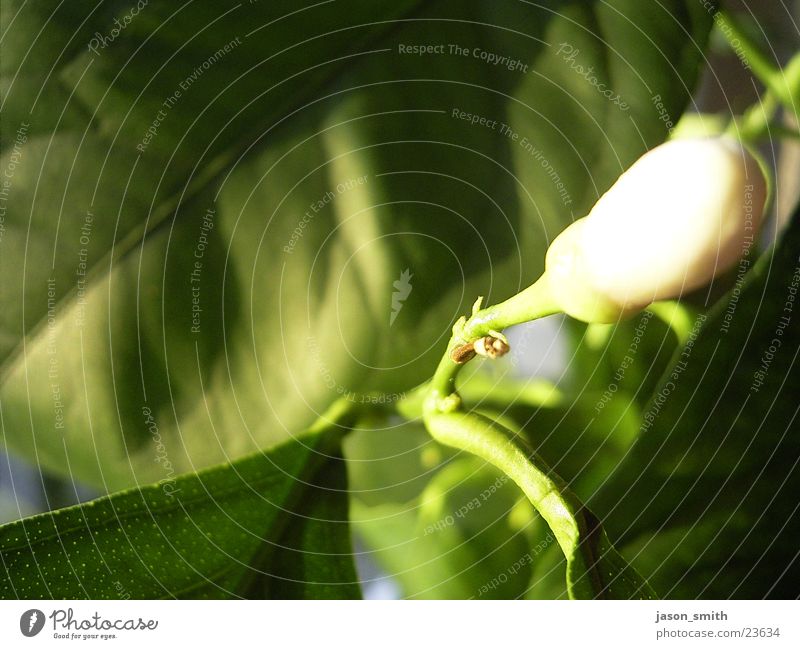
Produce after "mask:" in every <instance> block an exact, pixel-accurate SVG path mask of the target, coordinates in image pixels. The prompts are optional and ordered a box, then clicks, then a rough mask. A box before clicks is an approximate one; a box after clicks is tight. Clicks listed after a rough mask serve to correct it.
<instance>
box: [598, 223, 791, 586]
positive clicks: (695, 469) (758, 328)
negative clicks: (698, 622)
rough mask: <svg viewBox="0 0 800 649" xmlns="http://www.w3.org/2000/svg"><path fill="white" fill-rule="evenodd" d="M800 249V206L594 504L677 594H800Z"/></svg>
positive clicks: (685, 354) (656, 402)
mask: <svg viewBox="0 0 800 649" xmlns="http://www.w3.org/2000/svg"><path fill="white" fill-rule="evenodd" d="M799 253H800V217H798V216H795V218H794V221H793V223H792V225H791V227H790V228H789V230H788V231H787V232H786V233H785V235H784V236H783V239H782V240H781V242H780V244H779V245H778V246H777V247H776V248H775V249H774V250H772V251H770V252H769V253H766V254H764V255H763V256H762V258H761V259H760V260H759V261H758V264H757V265H756V266H755V267H754V268H753V270H752V271H751V272H750V273H749V274H748V275H747V276H746V278H745V280H744V283H743V284H742V285H740V286H736V288H735V289H734V291H733V292H731V293H730V294H729V295H728V297H727V298H726V299H724V300H722V301H721V302H720V303H719V304H718V305H717V306H716V308H715V309H714V310H713V311H712V312H711V313H710V314H709V315H708V317H707V319H706V320H705V322H703V323H700V322H698V325H701V327H699V331H697V332H695V333H696V336H695V338H694V339H693V340H692V339H690V341H691V342H692V344H690V345H687V347H685V348H683V349H681V350H679V351H678V352H677V354H678V355H677V356H676V359H675V363H674V364H673V367H672V368H671V369H670V370H669V371H668V372H667V374H666V375H665V376H664V378H663V380H662V383H661V385H660V387H659V390H658V391H657V392H656V394H655V395H654V397H653V400H652V401H651V402H650V404H649V407H648V409H647V410H646V412H645V415H644V423H643V424H642V429H641V436H640V438H639V440H638V441H637V443H636V444H635V445H634V447H633V449H632V451H631V453H630V454H629V455H628V456H627V457H626V458H625V460H624V461H623V462H622V463H621V464H620V466H619V467H618V469H617V471H616V472H615V474H614V475H613V476H612V478H611V479H610V480H609V481H608V483H607V484H606V485H605V488H604V489H603V490H602V491H601V492H600V493H599V494H598V496H597V498H596V499H595V500H594V501H593V503H592V506H593V507H594V508H595V509H596V510H597V511H598V512H600V513H602V514H604V520H606V521H607V522H608V525H609V526H610V527H611V529H612V530H613V535H614V537H615V538H618V539H621V541H622V542H629V543H631V544H632V545H631V546H630V550H631V553H630V556H631V557H632V558H633V560H634V563H635V565H637V566H639V567H640V568H641V570H642V571H643V572H644V574H646V575H648V576H649V577H650V578H651V579H652V581H653V583H654V585H655V587H656V588H657V589H658V590H659V593H661V594H662V595H663V596H666V597H681V598H694V597H709V598H723V597H741V598H762V597H781V598H796V597H797V596H798V595H799V594H800V590H798V584H800V562H798V555H797V538H798V535H800V517H798V515H797V514H798V507H797V493H798V492H800V463H799V462H798V457H800V436H798V435H797V431H798V421H797V414H798V404H797V394H798V393H800V371H799V370H798V353H800V327H798V326H797V322H796V320H797V319H798V318H799V317H800V315H799V314H798V311H799V310H800V307H799V306H798V297H797V294H798V291H799V289H800V258H799V257H798V254H799ZM748 262H749V258H745V262H744V263H745V264H748ZM742 268H743V269H745V266H742Z"/></svg>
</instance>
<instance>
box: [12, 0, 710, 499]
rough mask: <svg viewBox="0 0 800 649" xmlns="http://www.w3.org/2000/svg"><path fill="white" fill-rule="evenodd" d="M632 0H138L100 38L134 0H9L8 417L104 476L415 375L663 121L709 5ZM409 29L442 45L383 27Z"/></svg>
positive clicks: (520, 277)
mask: <svg viewBox="0 0 800 649" xmlns="http://www.w3.org/2000/svg"><path fill="white" fill-rule="evenodd" d="M640 4H641V3H634V2H633V1H632V0H617V1H616V2H599V0H598V1H591V2H590V1H588V0H585V1H584V2H580V3H574V2H559V3H553V5H552V7H550V6H548V7H541V6H537V5H532V4H523V3H517V2H510V1H509V2H504V3H491V4H487V3H485V2H478V1H471V2H464V3H458V4H457V5H455V4H452V3H443V2H429V3H415V2H410V1H406V2H402V3H392V4H391V5H385V4H384V3H361V4H359V5H358V7H357V8H354V9H351V10H349V11H341V9H340V7H339V6H338V5H337V4H336V3H314V4H311V3H307V4H304V5H302V6H300V7H298V6H297V5H296V3H290V2H288V0H286V1H281V2H276V3H263V2H259V3H255V4H247V3H244V4H242V5H239V6H237V7H234V8H220V7H219V6H218V5H217V4H215V3H212V2H210V1H208V2H202V1H200V0H198V2H195V3H192V4H191V5H186V6H185V7H180V8H174V7H171V6H166V5H164V6H160V5H159V6H156V5H152V4H151V5H148V6H147V7H146V8H145V9H143V10H142V11H141V12H140V13H139V15H137V16H136V17H135V18H134V19H133V20H132V21H131V22H130V24H129V25H128V26H127V27H126V28H125V29H124V30H122V31H121V32H120V34H119V36H118V37H117V38H116V39H115V40H113V42H111V43H110V44H108V46H107V47H104V48H96V49H97V53H94V52H92V51H90V50H88V49H87V47H86V44H87V43H89V42H90V40H91V39H92V38H93V37H94V34H95V32H99V33H100V34H101V35H107V34H108V31H109V30H110V29H111V27H112V26H113V19H114V17H115V16H118V15H124V13H125V12H126V11H127V10H128V6H127V5H123V4H122V3H120V4H114V5H110V6H108V7H106V8H104V9H103V10H102V11H101V10H97V11H94V12H91V9H83V10H81V9H78V8H76V6H75V5H74V4H66V3H65V4H64V5H62V6H61V7H60V8H59V9H58V10H57V11H56V13H55V14H54V15H52V16H51V14H52V10H51V8H44V7H38V6H31V4H30V3H26V4H25V5H24V7H21V8H20V12H19V15H18V16H17V18H15V21H14V23H13V25H12V24H11V22H10V21H11V16H14V15H17V14H16V9H17V6H16V5H13V6H12V3H11V2H8V3H3V8H2V16H3V18H2V20H3V25H6V26H8V25H11V27H10V32H9V33H10V34H13V39H11V40H10V41H9V43H17V44H19V43H24V42H34V43H35V44H34V46H33V48H32V50H31V52H32V53H31V55H30V56H28V58H25V56H26V54H25V52H26V51H27V48H26V47H17V48H13V47H11V45H8V46H6V44H5V41H4V45H3V51H2V54H3V56H2V73H3V76H2V79H3V80H2V90H3V93H4V94H3V100H4V102H5V106H4V111H6V110H7V111H8V112H4V119H3V124H2V151H3V158H2V160H0V165H2V166H3V168H7V167H8V165H9V164H11V163H12V162H13V163H14V165H15V166H14V170H15V171H14V177H13V179H12V182H11V187H10V189H9V194H8V196H9V200H8V201H7V214H6V216H5V222H4V223H5V228H6V229H5V232H4V234H3V238H2V241H0V248H1V249H2V254H1V255H0V276H2V278H3V279H2V284H0V291H2V293H1V294H0V298H1V299H2V303H3V305H4V309H3V310H2V312H0V384H2V388H0V406H2V414H3V417H2V432H3V439H4V444H6V445H7V446H8V447H9V448H10V449H11V450H13V451H15V452H17V453H20V454H22V455H24V456H26V457H29V458H35V459H36V461H37V462H38V463H39V464H41V465H42V466H44V467H46V468H48V469H50V470H52V471H55V472H61V473H64V472H66V471H71V472H72V473H73V474H74V475H76V476H77V477H79V478H80V479H82V480H83V481H85V482H88V483H91V484H93V485H95V486H98V487H100V488H102V489H105V490H114V489H117V488H121V487H126V486H130V485H133V484H140V483H142V482H153V481H157V480H159V479H161V478H162V477H163V470H162V467H161V466H160V465H159V464H158V463H156V462H154V461H153V458H154V457H157V456H158V447H159V445H163V447H165V448H166V449H167V451H168V453H169V457H170V461H171V463H172V465H173V466H174V468H175V469H176V471H179V472H180V471H188V470H190V469H193V468H197V467H204V466H210V465H213V464H214V463H218V462H220V461H222V460H224V459H226V458H236V457H240V456H242V455H245V454H247V453H251V452H254V451H257V450H259V449H263V448H266V447H269V446H271V445H274V444H276V443H278V442H280V441H281V440H284V439H286V437H287V436H288V432H287V431H294V430H303V429H305V428H306V427H307V426H309V425H310V423H311V422H312V421H314V419H315V418H316V417H317V413H319V412H321V411H323V410H324V409H325V408H326V407H328V406H329V405H330V404H331V403H332V402H333V401H334V400H335V399H337V398H339V397H340V396H341V395H342V394H343V393H350V392H353V393H361V392H366V391H373V390H383V391H384V392H386V393H388V394H389V395H390V396H392V397H395V396H397V395H398V393H402V392H403V391H404V390H407V389H409V388H411V387H412V386H414V385H416V384H418V383H420V382H421V381H422V380H424V379H425V378H426V377H427V376H429V375H430V373H431V371H432V369H433V366H434V364H435V361H436V357H437V355H438V353H439V350H440V348H441V346H442V345H443V344H444V343H445V341H446V338H447V336H448V335H449V331H450V327H451V324H452V321H453V320H454V319H455V317H456V316H457V315H458V314H460V313H463V312H466V311H468V309H469V306H470V305H471V304H472V302H473V301H474V299H475V297H476V296H477V295H478V294H482V295H485V296H486V298H487V301H488V302H495V301H499V300H500V299H503V298H505V297H507V296H508V295H510V294H513V293H514V292H516V291H517V290H518V289H519V288H522V287H523V286H525V285H526V284H527V283H528V282H529V281H530V280H531V279H532V278H533V277H534V276H535V275H536V274H537V273H538V271H539V270H540V269H541V265H542V259H543V251H544V249H545V247H546V245H547V241H548V240H549V238H551V237H552V235H554V234H556V233H557V232H558V231H559V230H560V229H562V228H563V227H564V226H565V225H566V224H567V223H568V222H569V220H571V219H572V218H573V217H575V216H582V215H583V213H585V211H586V210H588V208H589V206H590V205H591V204H592V202H593V201H594V199H595V198H596V196H597V195H598V194H599V193H600V192H602V191H603V190H604V189H605V188H607V187H608V186H610V184H611V183H612V182H613V181H614V179H615V178H616V176H617V175H618V174H619V172H620V171H621V170H622V169H623V168H624V167H625V166H626V165H627V164H629V163H630V162H631V161H632V160H633V159H635V158H636V157H637V156H638V155H639V154H641V153H642V152H643V151H644V150H645V149H646V148H647V147H649V146H652V145H654V144H657V143H658V142H659V141H661V140H662V139H664V137H665V136H666V126H665V124H664V122H663V121H662V120H661V119H660V116H659V114H658V113H657V111H655V110H654V108H653V105H652V101H651V96H652V94H655V93H658V94H661V95H662V98H663V100H664V103H665V105H666V106H667V109H668V110H669V111H670V112H671V113H674V114H675V117H676V118H677V116H678V115H679V114H680V112H681V110H682V108H683V106H684V105H685V103H686V102H687V100H688V96H689V89H690V88H691V86H692V84H693V81H694V79H695V77H696V74H697V64H698V62H699V61H700V60H701V52H700V50H699V49H698V48H697V45H696V43H703V42H704V39H705V36H706V34H707V31H708V28H709V26H710V24H711V18H710V16H709V15H708V14H707V12H705V11H704V10H703V9H702V7H699V6H698V5H697V3H694V2H689V0H671V1H670V2H666V3H660V4H658V5H653V6H650V5H648V6H647V7H641V6H640ZM104 6H105V5H104ZM90 12H91V13H90ZM173 14H174V15H173ZM256 28H260V29H258V31H253V30H254V29H256ZM40 30H42V31H41V35H40V36H39V37H38V38H36V35H37V34H39V31H40ZM592 33H596V35H594V36H593V35H592ZM687 33H688V34H690V35H691V36H692V38H687ZM237 38H239V39H240V41H241V43H239V42H237V41H236V39H237ZM566 41H569V42H570V43H573V44H574V46H575V47H576V48H578V49H580V50H581V54H580V58H579V60H580V63H581V64H583V65H585V66H586V67H588V66H590V65H591V66H594V67H595V70H596V71H597V74H598V75H599V76H600V77H602V78H603V79H605V80H606V81H608V82H609V83H610V84H611V86H613V87H614V88H615V89H618V91H619V92H620V93H622V94H624V95H625V99H626V101H627V102H628V103H629V104H630V110H629V111H627V112H626V111H621V110H619V108H618V107H617V106H614V105H613V104H612V103H610V102H609V101H608V100H607V99H606V97H604V96H603V95H601V94H600V93H599V92H597V89H596V88H595V87H593V86H592V85H591V84H589V83H587V81H586V79H585V78H583V77H581V76H580V74H577V73H576V71H575V70H574V69H572V67H571V65H570V63H569V62H567V61H565V60H564V57H563V56H559V55H556V54H555V51H556V50H557V49H558V44H559V43H561V42H566ZM424 43H430V44H444V46H445V50H446V52H445V50H442V51H443V52H445V53H442V54H426V55H423V56H419V55H414V54H410V53H402V52H401V51H400V46H401V45H403V46H405V45H409V44H424ZM450 44H453V45H458V46H459V47H461V48H463V51H464V52H466V55H464V54H462V53H451V50H450V47H449V45H450ZM226 46H228V49H227V50H226V49H225V48H226ZM220 52H222V53H220ZM459 52H460V51H459ZM476 52H477V53H478V55H476ZM481 52H483V53H493V54H496V55H497V56H499V57H508V60H517V59H518V60H519V61H520V62H521V65H522V66H524V65H527V66H528V68H527V71H526V72H525V71H522V70H520V69H515V70H511V69H508V67H504V66H502V65H492V64H490V63H488V62H487V60H486V59H481V58H480V53H481ZM487 55H488V54H487ZM206 63H207V65H206ZM198 69H199V70H202V74H198V73H197V71H198ZM190 79H193V80H192V81H187V80H190ZM181 84H183V85H184V86H186V88H185V89H184V88H183V86H182V85H181ZM40 89H41V94H39V90H40ZM176 90H180V91H181V93H182V94H181V95H180V97H176V96H175V92H176ZM37 97H38V98H37ZM173 100H174V101H173ZM164 102H167V105H168V106H169V108H167V107H165V104H164ZM159 110H163V111H164V113H165V116H164V117H163V118H162V117H160V116H159V112H158V111H159ZM31 111H33V112H31ZM454 111H456V112H455V113H454ZM459 111H461V112H459ZM464 114H469V115H478V116H480V117H486V119H487V122H486V123H488V122H496V123H497V125H496V126H495V127H492V128H489V127H487V126H486V125H485V124H486V123H485V124H484V125H483V126H482V125H481V124H480V123H478V124H472V118H470V119H469V120H466V119H464V118H463V117H459V116H460V115H464ZM154 122H155V123H154ZM23 123H24V124H28V126H27V127H25V126H24V124H23ZM500 123H507V124H508V125H509V126H510V127H511V131H512V132H514V133H516V134H517V135H518V137H517V139H514V138H513V136H512V137H509V135H508V134H507V133H506V132H503V133H501V132H500V130H499V124H500ZM20 127H23V129H22V131H21V132H22V134H21V135H19V132H20ZM150 127H153V130H154V132H155V134H154V135H153V137H152V138H150V139H148V140H147V141H146V142H145V139H146V138H147V136H148V129H150ZM523 139H525V140H526V141H528V142H531V143H533V144H534V145H535V146H536V147H537V148H538V150H539V151H540V152H541V156H539V157H537V156H538V153H537V154H534V153H533V152H532V150H530V149H528V148H525V147H524V145H523ZM23 140H24V141H23ZM137 146H141V147H142V148H143V150H142V149H137ZM15 147H16V148H15ZM542 159H544V160H545V161H546V162H548V163H549V164H548V165H542V162H541V160H542ZM550 165H552V169H553V170H555V171H557V172H558V174H559V176H560V178H561V181H562V183H563V185H564V187H566V188H567V190H568V192H569V195H570V197H571V198H572V202H570V203H569V204H565V202H564V201H563V200H562V195H561V194H562V192H561V190H558V189H557V188H556V185H554V182H553V178H552V177H551V174H550V171H548V169H550ZM358 179H362V180H363V182H361V183H359V182H358ZM354 181H355V182H354ZM340 187H341V188H342V189H341V191H340V189H339V188H340ZM329 196H332V198H330V199H329V198H328V197H329ZM312 205H313V206H316V207H317V208H318V211H315V209H314V208H313V207H312ZM90 213H91V214H90ZM306 214H311V216H310V217H306ZM88 216H91V221H89V220H88V219H87V217H88ZM206 217H207V218H206ZM212 226H213V227H212ZM298 229H299V230H300V233H299V234H298V233H297V230H298ZM83 237H85V239H84V238H83ZM201 247H202V250H201V249H200V248H201ZM287 249H288V250H289V251H288V252H287ZM197 253H202V258H198V257H196V256H195V255H196V254H197ZM196 262H199V263H200V264H201V267H200V268H199V269H198V267H197V266H196V265H195V263H196ZM196 270H197V274H196V275H193V273H194V272H195V271H196ZM405 271H408V273H409V274H411V275H412V277H411V279H410V283H411V290H410V291H409V292H408V294H407V295H406V298H405V300H404V301H403V300H400V302H399V305H398V298H397V297H396V294H397V291H398V290H399V291H400V295H404V294H405V293H404V292H403V290H402V288H401V289H397V288H396V285H395V284H396V283H398V282H399V283H400V284H401V287H402V285H403V283H402V281H401V278H402V277H403V276H404V275H403V273H404V272H405ZM83 272H86V273H87V276H86V279H87V282H86V283H85V284H84V283H83V278H84V277H83V275H82V274H81V273H83ZM51 280H52V281H51ZM193 309H195V310H193ZM196 309H200V310H199V311H197V310H196ZM393 314H394V318H395V319H394V320H392V317H393ZM195 329H196V330H195ZM145 408H147V409H149V412H150V413H151V414H152V418H153V419H154V420H155V426H153V425H152V422H148V421H147V420H146V417H145V416H143V411H144V409H145ZM67 467H69V468H67Z"/></svg>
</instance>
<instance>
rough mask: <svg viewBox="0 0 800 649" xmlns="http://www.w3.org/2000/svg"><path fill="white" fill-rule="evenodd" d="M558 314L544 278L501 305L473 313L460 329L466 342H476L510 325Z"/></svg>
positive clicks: (558, 309)
mask: <svg viewBox="0 0 800 649" xmlns="http://www.w3.org/2000/svg"><path fill="white" fill-rule="evenodd" d="M560 310H561V309H560V308H559V307H558V304H556V302H555V300H554V299H553V296H552V295H551V293H550V286H549V283H548V281H547V278H546V277H545V276H544V275H542V276H541V277H540V278H539V279H538V280H537V281H535V282H534V283H533V284H531V285H530V286H529V287H528V288H526V289H525V290H523V291H520V292H519V293H517V294H516V295H514V296H513V297H510V298H508V299H507V300H506V301H505V302H500V304H495V305H494V306H490V307H487V308H486V309H482V310H480V311H478V312H477V313H475V314H474V315H473V316H472V317H471V318H470V319H469V320H467V323H466V324H465V325H464V335H465V336H466V338H467V340H468V341H469V340H476V339H478V338H480V337H481V336H486V335H487V334H488V333H489V332H490V331H501V330H503V329H505V328H506V327H510V326H511V325H515V324H521V323H523V322H530V321H531V320H538V319H539V318H543V317H544V316H547V315H552V314H553V313H558V312H559V311H560Z"/></svg>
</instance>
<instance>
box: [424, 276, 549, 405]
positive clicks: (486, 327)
mask: <svg viewBox="0 0 800 649" xmlns="http://www.w3.org/2000/svg"><path fill="white" fill-rule="evenodd" d="M559 311H560V309H559V307H558V305H557V304H556V302H555V300H554V299H553V296H552V294H551V293H550V287H549V283H548V280H547V278H546V276H545V275H542V276H541V277H540V278H539V279H538V280H537V281H536V282H534V283H533V284H531V285H530V286H529V287H528V288H526V289H525V290H523V291H520V292H519V293H517V294H516V295H514V296H513V297H510V298H509V299H507V300H506V301H504V302H501V303H500V304H495V305H494V306H491V307H487V308H486V309H481V310H478V311H475V312H474V313H473V314H472V316H471V317H470V318H469V319H468V320H466V321H465V320H463V319H462V320H459V321H458V322H457V323H456V324H455V326H454V327H453V335H452V337H451V338H450V342H449V343H448V345H447V350H446V351H445V354H444V356H442V360H441V361H439V366H438V367H437V368H436V372H435V373H434V375H433V378H432V379H431V383H430V395H431V398H432V399H433V400H434V401H435V402H436V403H437V404H438V406H437V407H438V408H439V409H440V410H442V411H443V412H446V411H451V410H454V409H456V408H458V407H459V406H460V399H459V398H458V396H457V395H456V376H457V375H458V372H459V371H460V370H461V367H462V366H463V364H459V363H456V362H455V361H453V359H452V358H451V356H450V354H451V352H452V351H453V350H454V349H455V348H457V347H459V346H461V345H465V344H469V343H471V342H474V341H476V340H478V339H479V338H481V337H483V336H487V335H489V334H490V333H491V332H493V331H501V330H502V329H505V328H506V327H510V326H512V325H515V324H521V323H523V322H529V321H531V320H536V319H538V318H542V317H544V316H547V315H551V314H553V313H558V312H559Z"/></svg>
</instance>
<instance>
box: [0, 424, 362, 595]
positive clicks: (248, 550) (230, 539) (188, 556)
mask: <svg viewBox="0 0 800 649" xmlns="http://www.w3.org/2000/svg"><path fill="white" fill-rule="evenodd" d="M338 454H339V450H338V443H337V442H335V441H334V439H333V438H332V437H331V436H330V435H326V434H324V433H323V434H313V435H305V436H303V437H301V438H299V439H297V440H296V441H291V442H287V443H286V444H283V445H281V446H278V447H276V448H275V449H273V450H272V451H271V452H269V453H266V454H258V455H255V456H252V457H248V458H245V459H241V460H238V461H237V462H234V463H232V464H227V465H224V466H220V467H215V468H213V469H207V470H205V471H202V472H200V473H197V474H190V475H185V476H180V477H177V478H175V479H170V480H165V481H163V482H162V483H161V484H156V485H150V486H147V487H142V488H139V489H132V490H130V491H126V492H121V493H117V494H114V495H113V496H109V497H105V498H100V499H99V500H95V501H92V502H88V503H85V504H82V505H78V506H75V507H69V508H67V509H62V510H59V511H56V512H52V513H47V514H42V515H39V516H34V517H31V518H25V519H22V520H20V521H16V522H14V523H11V524H8V525H5V526H2V527H0V557H2V573H0V574H2V578H1V579H0V597H2V598H4V599H6V598H18V599H74V598H78V599H82V598H86V599H104V598H112V599H117V598H124V599H128V598H134V599H141V598H144V599H149V598H173V597H175V598H317V599H319V598H355V597H359V596H360V591H359V587H358V580H357V577H356V573H355V566H354V564H353V557H352V551H351V547H350V535H349V525H348V522H347V518H348V517H347V508H348V507H347V491H346V489H347V483H346V474H345V467H344V462H343V461H342V460H341V458H340V457H339V455H338Z"/></svg>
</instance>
